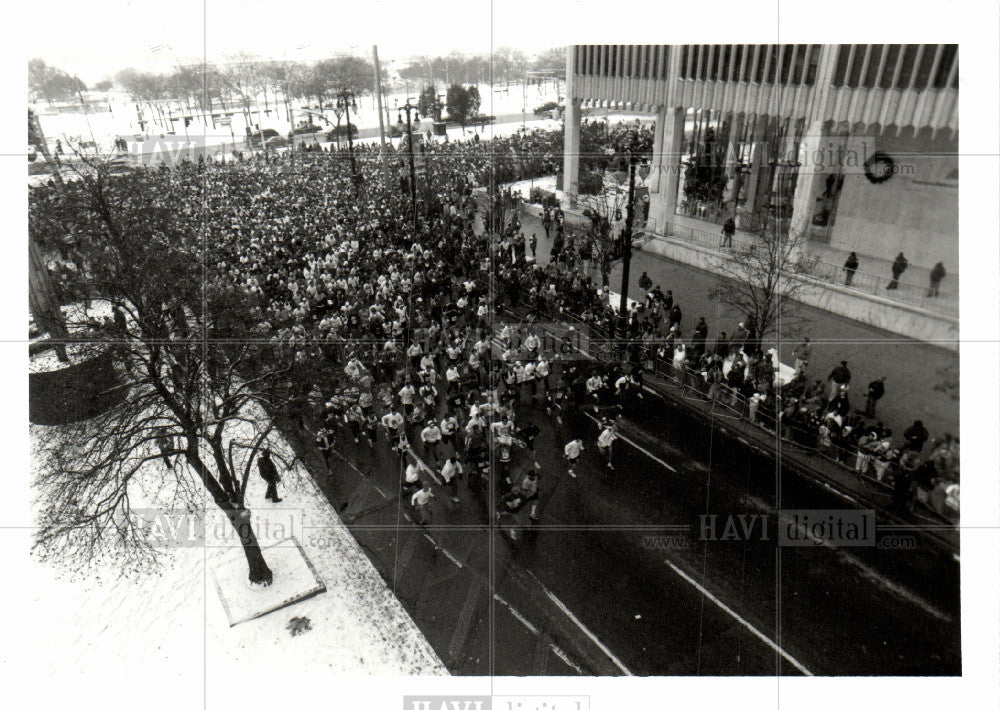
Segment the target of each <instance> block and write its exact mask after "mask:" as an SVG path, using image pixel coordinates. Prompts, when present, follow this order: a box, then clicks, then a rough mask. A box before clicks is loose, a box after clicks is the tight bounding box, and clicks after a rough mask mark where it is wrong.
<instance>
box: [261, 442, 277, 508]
mask: <svg viewBox="0 0 1000 710" xmlns="http://www.w3.org/2000/svg"><path fill="white" fill-rule="evenodd" d="M257 468H258V470H259V471H260V477H261V478H263V479H264V482H265V483H267V491H265V492H264V498H265V499H266V500H269V501H271V502H272V503H280V502H281V501H282V499H281V498H279V497H278V484H279V483H281V476H279V475H278V469H277V468H275V466H274V462H273V461H271V452H270V451H269V450H268V449H264V450H263V451H261V452H260V460H259V461H258V462H257Z"/></svg>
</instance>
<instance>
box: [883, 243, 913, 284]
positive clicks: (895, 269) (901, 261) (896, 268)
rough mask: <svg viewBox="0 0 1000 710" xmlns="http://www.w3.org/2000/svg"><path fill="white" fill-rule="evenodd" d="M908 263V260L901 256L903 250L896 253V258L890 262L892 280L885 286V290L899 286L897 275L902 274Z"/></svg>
mask: <svg viewBox="0 0 1000 710" xmlns="http://www.w3.org/2000/svg"><path fill="white" fill-rule="evenodd" d="M909 265H910V262H909V261H907V259H906V257H905V256H903V252H899V253H898V254H896V259H895V261H893V262H892V281H890V282H889V285H888V286H886V287H885V288H886V290H889V289H895V288H898V287H899V277H900V276H902V275H903V272H904V271H906V267H907V266H909Z"/></svg>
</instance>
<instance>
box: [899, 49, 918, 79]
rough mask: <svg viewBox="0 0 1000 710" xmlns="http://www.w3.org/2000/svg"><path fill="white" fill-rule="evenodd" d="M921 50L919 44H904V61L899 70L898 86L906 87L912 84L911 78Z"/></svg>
mask: <svg viewBox="0 0 1000 710" xmlns="http://www.w3.org/2000/svg"><path fill="white" fill-rule="evenodd" d="M919 52H920V45H919V44H907V45H903V62H902V68H901V70H900V72H899V79H898V80H897V81H896V87H897V88H900V89H905V88H907V87H908V86H909V85H910V78H911V77H912V76H913V68H914V65H915V64H916V63H917V54H918V53H919Z"/></svg>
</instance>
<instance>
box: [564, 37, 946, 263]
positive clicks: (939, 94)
mask: <svg viewBox="0 0 1000 710" xmlns="http://www.w3.org/2000/svg"><path fill="white" fill-rule="evenodd" d="M566 68H567V71H566V76H567V100H566V112H565V122H566V123H565V128H566V130H565V154H564V165H563V174H564V184H565V185H566V192H567V193H568V194H569V195H571V196H572V195H575V192H576V190H577V189H578V185H579V176H580V170H581V156H580V155H579V147H580V121H581V109H586V108H588V107H589V108H594V107H604V108H609V109H624V110H627V111H630V112H636V113H646V114H649V115H650V116H655V144H654V149H653V159H652V166H651V177H650V179H649V192H650V204H649V219H648V222H647V227H648V231H649V232H651V233H653V234H654V235H656V234H658V235H661V237H670V236H671V235H673V236H678V235H688V237H689V238H702V239H704V240H705V243H709V242H710V241H711V240H714V239H717V238H718V234H719V232H720V229H721V228H720V226H719V225H722V224H724V223H725V222H726V221H727V220H728V219H729V218H733V219H734V221H735V223H736V226H737V228H738V229H741V230H759V229H765V228H766V229H774V230H776V231H778V232H784V233H789V232H795V233H796V234H801V235H803V237H804V243H805V244H806V248H813V249H814V250H815V251H816V253H817V254H818V255H819V256H820V258H822V259H824V260H828V261H830V262H831V263H834V264H836V263H839V262H838V260H842V259H843V258H844V257H846V255H847V254H848V253H849V252H852V251H853V252H856V253H857V254H858V256H859V257H860V259H861V262H862V265H863V267H864V266H865V265H866V264H867V265H872V266H871V268H873V269H874V268H875V267H876V266H879V267H880V268H881V266H882V265H884V264H885V263H886V262H888V261H891V260H892V259H893V258H894V257H895V255H896V254H897V253H898V252H904V253H905V254H906V256H907V258H908V259H909V260H910V262H911V264H913V265H914V266H915V267H916V268H915V269H913V270H911V274H913V273H915V272H916V273H919V270H920V269H929V268H931V267H933V265H934V264H936V263H937V262H942V263H943V264H945V265H946V267H947V268H948V269H949V273H952V274H957V271H958V156H957V150H958V46H957V45H952V44H904V45H899V44H875V45H846V44H843V45H818V44H796V45H573V46H570V47H569V48H568V50H567V60H566ZM584 165H586V158H584ZM654 238H656V237H654Z"/></svg>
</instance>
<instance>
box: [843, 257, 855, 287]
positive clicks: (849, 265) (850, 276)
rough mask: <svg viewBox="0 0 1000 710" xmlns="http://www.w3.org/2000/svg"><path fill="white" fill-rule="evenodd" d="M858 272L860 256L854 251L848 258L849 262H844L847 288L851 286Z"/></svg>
mask: <svg viewBox="0 0 1000 710" xmlns="http://www.w3.org/2000/svg"><path fill="white" fill-rule="evenodd" d="M857 270H858V255H857V254H856V253H855V252H853V251H852V252H851V254H850V256H848V257H847V261H845V262H844V285H845V286H850V285H851V282H852V281H854V272H855V271H857Z"/></svg>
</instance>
